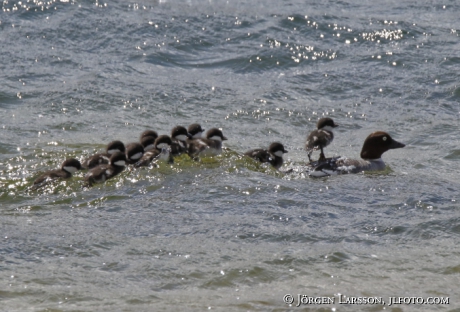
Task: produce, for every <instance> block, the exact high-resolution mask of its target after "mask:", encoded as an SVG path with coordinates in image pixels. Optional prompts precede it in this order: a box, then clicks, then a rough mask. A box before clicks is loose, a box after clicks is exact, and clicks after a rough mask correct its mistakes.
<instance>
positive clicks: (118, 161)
mask: <svg viewBox="0 0 460 312" xmlns="http://www.w3.org/2000/svg"><path fill="white" fill-rule="evenodd" d="M113 164H114V165H117V166H120V167H123V166H124V165H125V161H124V160H117V161H116V162H114V163H113Z"/></svg>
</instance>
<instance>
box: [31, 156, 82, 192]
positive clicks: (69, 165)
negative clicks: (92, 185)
mask: <svg viewBox="0 0 460 312" xmlns="http://www.w3.org/2000/svg"><path fill="white" fill-rule="evenodd" d="M80 169H81V163H80V162H79V161H78V160H77V159H75V158H69V159H66V160H65V161H64V162H63V163H62V165H61V168H60V169H55V170H49V171H47V172H44V173H43V174H42V175H40V176H39V177H38V178H37V179H35V181H34V184H33V186H32V189H37V188H39V187H42V186H44V185H46V184H48V183H49V182H51V181H53V180H57V179H68V178H70V177H72V174H74V173H75V172H77V170H80Z"/></svg>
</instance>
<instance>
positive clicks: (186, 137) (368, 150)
mask: <svg viewBox="0 0 460 312" xmlns="http://www.w3.org/2000/svg"><path fill="white" fill-rule="evenodd" d="M337 126H338V125H337V124H336V123H334V121H333V120H332V119H331V118H321V119H319V120H318V122H317V129H315V130H313V131H312V132H311V133H310V134H309V135H308V136H307V140H306V143H305V150H306V151H307V156H308V159H309V164H308V166H307V167H308V171H309V175H310V176H312V177H322V176H329V175H333V174H344V173H357V172H363V171H373V170H383V169H384V168H385V163H384V162H383V160H382V154H383V153H384V152H386V151H388V150H390V149H395V148H401V147H404V146H405V145H404V144H402V143H399V142H397V141H395V140H393V139H392V138H391V136H390V135H389V134H388V133H386V132H383V131H377V132H374V133H371V134H370V135H369V136H368V137H367V138H366V140H365V141H364V144H363V148H362V150H361V159H349V158H345V157H333V158H326V156H325V154H324V148H325V147H327V146H328V145H329V144H331V142H332V141H333V139H334V134H333V131H332V130H333V129H334V128H336V127H337ZM204 130H205V129H203V128H202V127H201V125H200V124H197V123H194V124H191V125H190V126H189V127H188V128H187V129H186V128H185V127H182V126H176V127H174V128H173V129H172V130H171V136H169V135H158V133H157V132H156V131H153V130H146V131H144V132H142V133H141V135H140V138H139V141H138V142H132V143H129V144H127V145H125V144H123V142H121V141H118V140H116V141H112V142H110V143H109V144H108V145H107V148H106V151H105V153H99V154H95V155H92V156H90V157H88V158H87V159H84V160H83V161H82V162H80V161H79V160H77V159H74V158H70V159H67V160H65V161H64V162H63V163H62V165H61V168H60V169H55V170H50V171H47V172H45V173H43V174H41V175H40V176H39V177H38V178H37V179H36V180H35V181H34V183H33V188H35V189H36V188H38V187H41V186H43V185H46V184H47V183H49V182H50V181H53V180H56V179H68V178H70V177H71V176H72V174H73V173H75V172H76V171H77V170H82V169H85V170H88V172H87V173H86V174H85V178H84V180H85V185H86V186H92V185H93V184H95V183H103V182H105V181H107V180H108V179H111V178H113V177H114V176H116V175H118V174H119V173H121V172H122V171H123V170H124V169H125V167H126V165H132V166H133V167H145V166H157V162H158V161H166V162H168V163H173V162H174V157H176V156H178V155H181V154H187V155H188V156H189V157H190V158H192V159H194V160H198V159H199V158H201V157H211V156H216V155H219V154H221V153H222V142H223V141H225V140H227V137H225V136H224V134H223V133H222V130H220V129H217V128H211V129H209V130H208V131H207V132H206V135H205V137H202V136H203V133H204ZM315 150H320V156H319V158H318V160H317V161H313V160H312V158H311V155H312V153H313V152H314V151H315ZM287 152H288V151H287V150H286V149H285V148H284V146H283V144H281V143H279V142H273V143H271V144H270V146H269V147H268V149H263V148H259V149H253V150H249V151H247V152H245V153H244V155H245V156H247V157H250V158H253V159H255V160H257V161H259V162H261V163H269V164H270V165H271V166H273V167H274V168H275V169H280V168H281V166H282V165H283V154H285V153H287Z"/></svg>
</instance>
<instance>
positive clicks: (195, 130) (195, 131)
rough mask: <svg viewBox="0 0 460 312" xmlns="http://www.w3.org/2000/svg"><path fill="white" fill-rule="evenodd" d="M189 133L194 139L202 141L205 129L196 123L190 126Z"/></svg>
mask: <svg viewBox="0 0 460 312" xmlns="http://www.w3.org/2000/svg"><path fill="white" fill-rule="evenodd" d="M187 131H188V133H190V134H191V135H192V139H201V137H202V135H203V132H204V129H203V128H201V125H200V124H197V123H194V124H191V125H190V126H188V128H187Z"/></svg>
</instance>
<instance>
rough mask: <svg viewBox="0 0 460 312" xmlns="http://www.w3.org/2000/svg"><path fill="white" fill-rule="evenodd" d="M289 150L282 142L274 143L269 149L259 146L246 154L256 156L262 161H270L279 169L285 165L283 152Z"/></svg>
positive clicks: (255, 157)
mask: <svg viewBox="0 0 460 312" xmlns="http://www.w3.org/2000/svg"><path fill="white" fill-rule="evenodd" d="M287 152H288V151H287V150H285V149H284V146H283V144H281V143H277V142H275V143H272V144H270V146H269V147H268V150H266V149H262V148H258V149H253V150H250V151H247V152H246V153H244V155H246V156H249V157H251V158H254V159H255V160H258V161H260V162H262V163H266V162H268V163H270V164H271V165H272V166H273V167H274V168H275V169H279V168H280V167H281V166H282V165H283V154H284V153H287Z"/></svg>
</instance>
